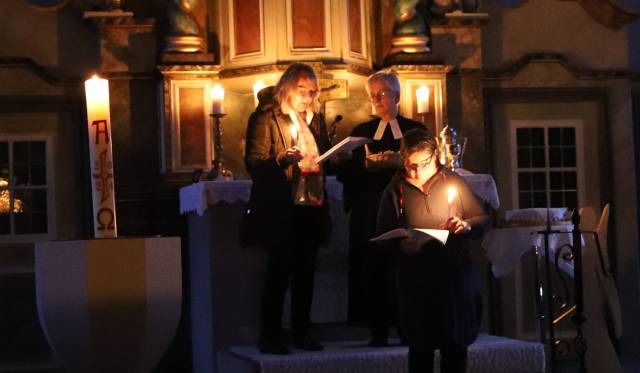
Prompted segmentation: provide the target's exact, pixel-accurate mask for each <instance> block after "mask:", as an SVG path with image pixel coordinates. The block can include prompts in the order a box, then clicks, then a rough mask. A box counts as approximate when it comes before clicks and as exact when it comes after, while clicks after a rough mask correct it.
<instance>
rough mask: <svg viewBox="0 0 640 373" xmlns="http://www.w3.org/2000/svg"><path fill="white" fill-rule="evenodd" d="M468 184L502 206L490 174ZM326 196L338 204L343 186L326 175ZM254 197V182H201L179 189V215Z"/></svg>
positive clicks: (477, 176) (474, 177)
mask: <svg viewBox="0 0 640 373" xmlns="http://www.w3.org/2000/svg"><path fill="white" fill-rule="evenodd" d="M461 176H462V177H463V178H464V180H465V181H466V182H467V184H469V187H470V188H471V190H472V191H473V193H474V194H476V195H477V196H478V197H480V198H481V199H482V200H483V201H485V202H487V203H488V204H489V205H490V206H491V207H493V208H494V209H497V208H498V207H500V200H499V198H498V191H497V189H496V183H495V181H494V180H493V177H492V176H491V175H489V174H465V175H461ZM326 188H327V194H328V195H329V197H330V198H333V199H335V200H337V201H341V200H342V183H340V182H339V181H337V180H336V177H335V176H327V183H326ZM250 194H251V180H249V179H246V180H229V181H222V180H221V181H217V180H214V181H201V182H198V183H195V184H191V185H188V186H186V187H183V188H180V214H187V213H189V212H195V213H197V214H198V215H200V216H202V214H204V212H205V210H206V209H207V207H208V206H210V205H215V204H216V203H218V202H221V201H224V202H227V203H233V202H236V201H245V202H247V201H249V196H250Z"/></svg>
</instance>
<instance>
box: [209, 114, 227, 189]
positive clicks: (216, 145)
mask: <svg viewBox="0 0 640 373" xmlns="http://www.w3.org/2000/svg"><path fill="white" fill-rule="evenodd" d="M225 115H227V114H223V113H219V114H210V116H212V117H213V125H212V126H211V140H212V142H213V149H212V150H213V159H212V160H211V170H210V171H209V173H208V174H207V180H214V179H216V178H217V177H218V176H227V173H228V172H227V170H225V169H224V165H223V164H222V117H224V116H225Z"/></svg>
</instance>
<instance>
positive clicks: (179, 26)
mask: <svg viewBox="0 0 640 373" xmlns="http://www.w3.org/2000/svg"><path fill="white" fill-rule="evenodd" d="M174 3H175V6H174V7H171V8H170V9H169V23H170V24H171V31H170V32H169V36H167V37H166V38H165V42H166V46H165V48H164V51H165V52H168V53H176V52H177V53H195V52H202V51H203V50H204V47H203V44H204V39H203V38H202V37H201V36H200V26H199V25H198V21H196V18H195V16H194V12H193V11H194V9H195V8H196V6H197V5H198V0H174Z"/></svg>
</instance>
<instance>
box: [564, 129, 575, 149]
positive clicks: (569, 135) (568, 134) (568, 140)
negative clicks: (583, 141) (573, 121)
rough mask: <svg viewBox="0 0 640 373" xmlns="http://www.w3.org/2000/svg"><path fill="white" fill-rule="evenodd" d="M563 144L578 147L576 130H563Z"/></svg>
mask: <svg viewBox="0 0 640 373" xmlns="http://www.w3.org/2000/svg"><path fill="white" fill-rule="evenodd" d="M562 143H563V144H564V145H567V146H575V145H576V129H575V128H572V127H567V128H563V129H562Z"/></svg>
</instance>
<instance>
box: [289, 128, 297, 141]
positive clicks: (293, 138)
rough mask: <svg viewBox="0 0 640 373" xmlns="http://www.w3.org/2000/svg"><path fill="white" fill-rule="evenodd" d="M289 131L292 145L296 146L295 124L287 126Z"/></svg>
mask: <svg viewBox="0 0 640 373" xmlns="http://www.w3.org/2000/svg"><path fill="white" fill-rule="evenodd" d="M289 132H291V139H292V140H293V146H298V127H296V125H295V124H292V125H290V126H289Z"/></svg>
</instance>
